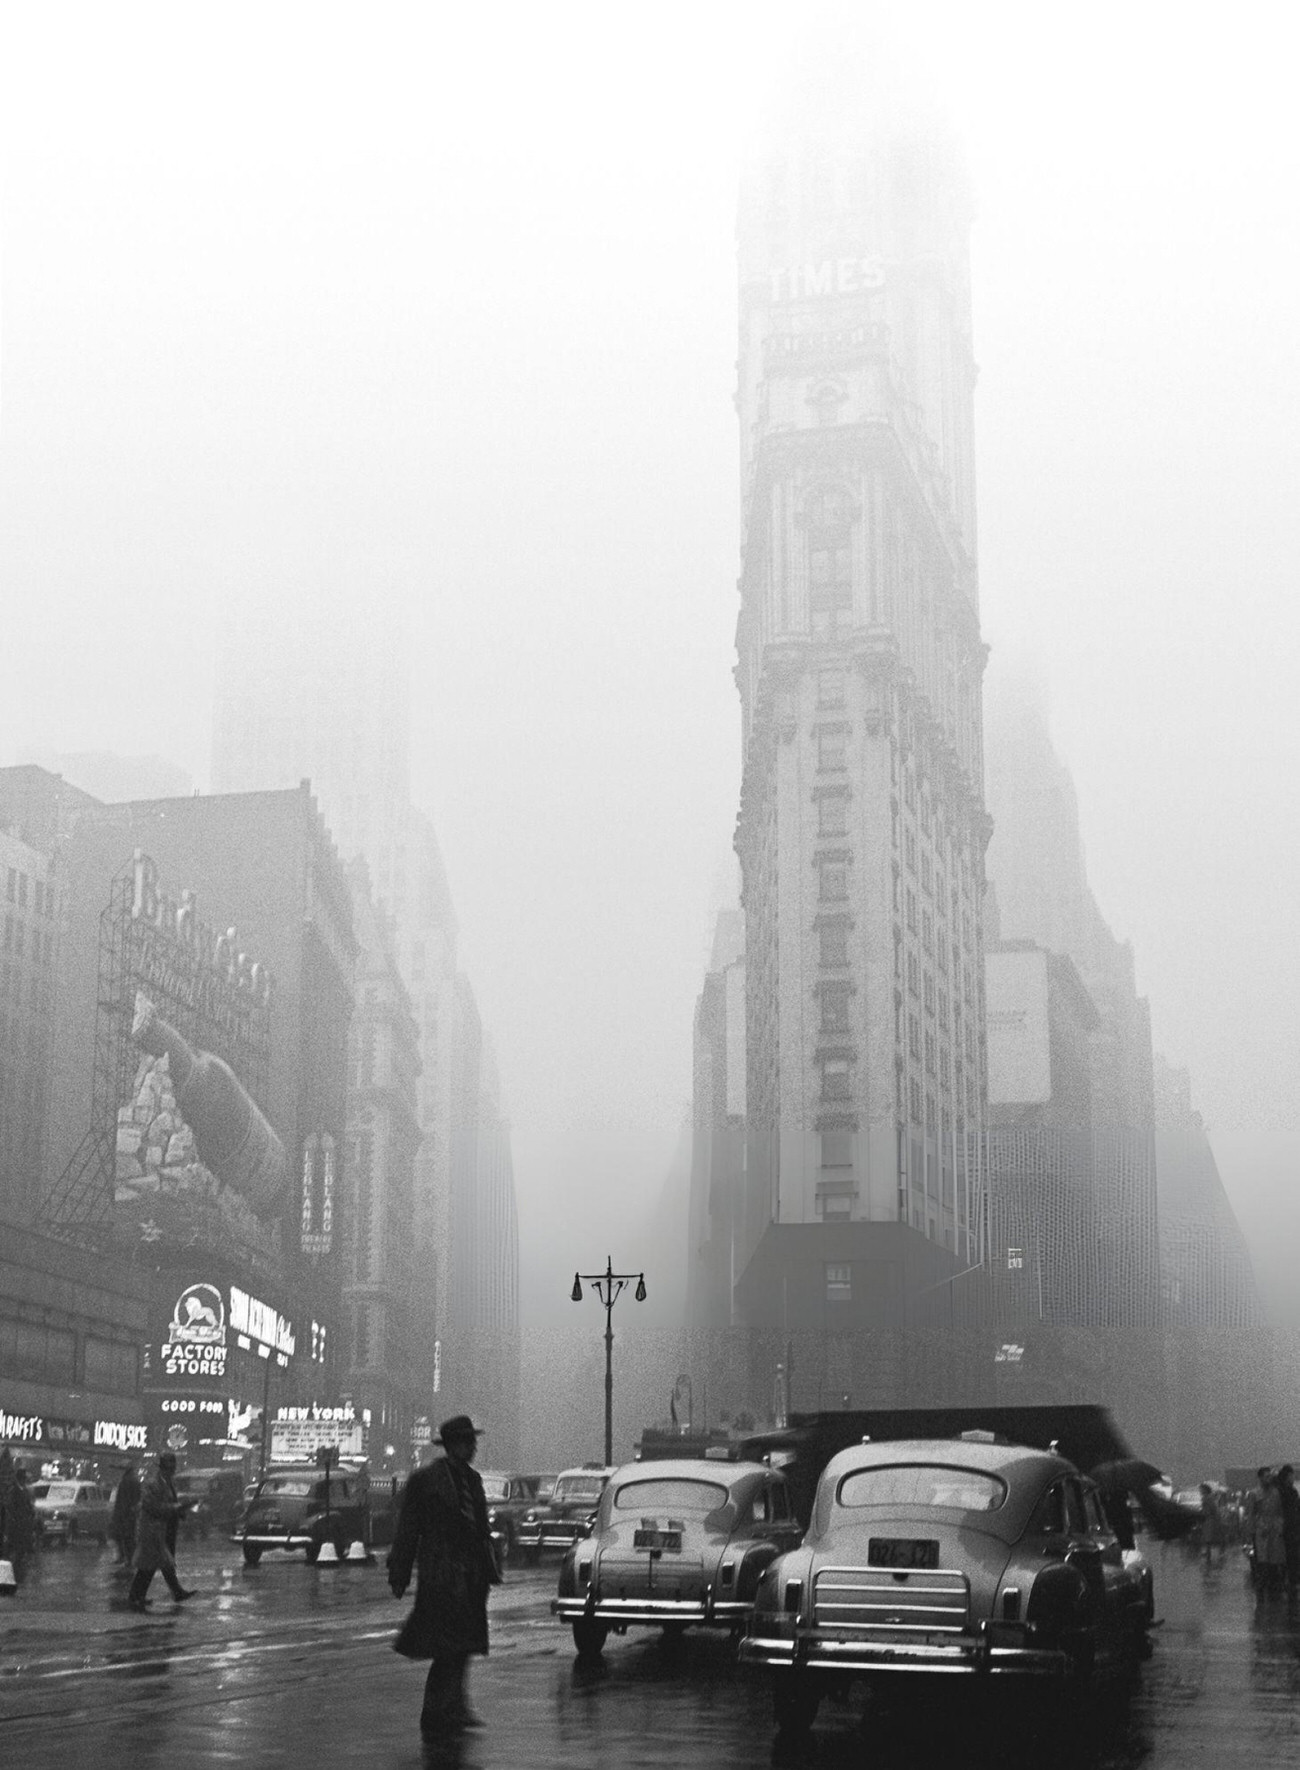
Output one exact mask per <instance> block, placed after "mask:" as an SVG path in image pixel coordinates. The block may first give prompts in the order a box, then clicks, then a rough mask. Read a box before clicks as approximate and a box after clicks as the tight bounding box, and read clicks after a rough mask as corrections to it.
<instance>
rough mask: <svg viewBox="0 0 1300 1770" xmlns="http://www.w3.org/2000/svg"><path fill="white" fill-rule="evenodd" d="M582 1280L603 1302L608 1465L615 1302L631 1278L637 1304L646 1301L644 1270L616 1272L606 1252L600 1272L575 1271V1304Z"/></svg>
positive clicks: (611, 1452) (609, 1460) (610, 1456)
mask: <svg viewBox="0 0 1300 1770" xmlns="http://www.w3.org/2000/svg"><path fill="white" fill-rule="evenodd" d="M584 1279H585V1280H586V1282H587V1283H588V1284H589V1285H591V1286H592V1288H593V1289H594V1291H595V1293H596V1295H597V1296H598V1297H599V1298H600V1300H601V1302H602V1303H603V1304H604V1305H605V1464H606V1467H608V1466H609V1465H610V1464H611V1463H612V1462H613V1461H614V1305H615V1303H617V1302H618V1300H619V1298H620V1297H621V1296H622V1295H623V1292H624V1291H625V1290H626V1288H627V1286H628V1285H630V1284H631V1282H632V1280H633V1279H635V1280H636V1290H635V1291H634V1292H633V1293H632V1294H633V1296H634V1297H635V1298H636V1300H637V1302H638V1303H644V1302H645V1273H644V1272H615V1270H614V1260H613V1256H612V1255H610V1254H606V1256H605V1270H604V1271H603V1272H575V1273H574V1275H573V1289H572V1290H571V1291H570V1292H569V1296H570V1298H571V1300H572V1301H573V1302H575V1303H581V1301H582V1284H583V1280H584Z"/></svg>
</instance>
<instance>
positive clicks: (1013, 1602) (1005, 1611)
mask: <svg viewBox="0 0 1300 1770" xmlns="http://www.w3.org/2000/svg"><path fill="white" fill-rule="evenodd" d="M1002 1620H1003V1622H1018V1621H1019V1620H1020V1587H1019V1586H1008V1587H1007V1589H1006V1591H1005V1592H1003V1594H1002Z"/></svg>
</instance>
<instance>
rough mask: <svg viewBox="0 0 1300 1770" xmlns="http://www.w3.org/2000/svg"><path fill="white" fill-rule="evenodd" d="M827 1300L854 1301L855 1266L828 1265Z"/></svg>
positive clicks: (838, 1301) (831, 1301)
mask: <svg viewBox="0 0 1300 1770" xmlns="http://www.w3.org/2000/svg"><path fill="white" fill-rule="evenodd" d="M826 1301H827V1302H828V1303H851V1302H852V1301H853V1268H852V1267H851V1266H827V1268H826Z"/></svg>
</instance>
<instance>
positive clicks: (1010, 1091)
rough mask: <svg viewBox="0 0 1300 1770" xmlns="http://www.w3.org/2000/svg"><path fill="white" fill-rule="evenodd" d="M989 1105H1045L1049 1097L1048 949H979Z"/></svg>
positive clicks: (1050, 1058)
mask: <svg viewBox="0 0 1300 1770" xmlns="http://www.w3.org/2000/svg"><path fill="white" fill-rule="evenodd" d="M984 988H985V999H986V1005H987V1007H986V1017H987V1026H986V1030H987V1033H988V1068H989V1105H990V1106H1045V1105H1046V1104H1047V1102H1048V1101H1049V1100H1050V1099H1051V1098H1052V1052H1051V1039H1050V1027H1049V1019H1048V995H1047V954H1046V953H1045V952H1043V951H1042V949H1041V948H1039V947H1029V948H1024V949H1015V950H1011V951H1001V952H999V951H996V950H995V951H993V952H988V953H986V954H985V955H984Z"/></svg>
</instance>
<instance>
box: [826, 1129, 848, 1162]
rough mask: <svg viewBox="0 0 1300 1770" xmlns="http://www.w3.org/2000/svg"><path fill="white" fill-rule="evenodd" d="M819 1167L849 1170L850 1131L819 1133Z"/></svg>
mask: <svg viewBox="0 0 1300 1770" xmlns="http://www.w3.org/2000/svg"><path fill="white" fill-rule="evenodd" d="M821 1166H822V1167H823V1168H851V1167H852V1166H853V1133H852V1131H823V1132H822V1133H821Z"/></svg>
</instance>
